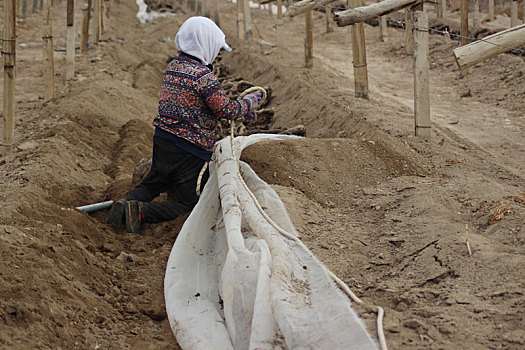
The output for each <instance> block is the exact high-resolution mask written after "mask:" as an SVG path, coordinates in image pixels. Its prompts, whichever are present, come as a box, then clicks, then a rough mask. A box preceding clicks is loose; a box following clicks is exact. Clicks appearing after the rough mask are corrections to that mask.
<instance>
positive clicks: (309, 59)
mask: <svg viewBox="0 0 525 350" xmlns="http://www.w3.org/2000/svg"><path fill="white" fill-rule="evenodd" d="M304 16H305V32H306V38H305V45H304V57H305V66H306V68H312V67H313V66H314V53H313V47H314V36H313V28H314V20H313V10H312V9H310V10H308V11H306V12H305V14H304Z"/></svg>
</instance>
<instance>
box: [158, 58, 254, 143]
mask: <svg viewBox="0 0 525 350" xmlns="http://www.w3.org/2000/svg"><path fill="white" fill-rule="evenodd" d="M249 107H250V106H249V104H248V102H246V101H242V100H241V101H237V100H232V99H230V98H229V97H228V96H227V95H226V93H225V92H224V90H223V89H222V87H221V85H220V83H219V81H218V80H217V78H216V77H215V75H214V74H213V72H212V71H211V70H210V69H209V68H208V67H206V66H205V65H203V64H202V63H200V62H198V61H196V60H193V59H191V58H190V57H188V56H186V55H184V54H182V55H179V56H178V57H176V58H175V59H174V60H173V61H171V62H170V64H169V65H168V68H167V69H166V73H165V74H164V81H163V83H162V89H161V92H160V100H159V111H158V114H157V116H156V117H155V119H154V120H153V125H154V126H155V127H157V128H160V129H162V130H164V131H167V132H169V133H171V134H173V135H175V136H177V137H180V138H182V139H184V140H186V141H189V142H191V143H193V144H194V145H196V146H197V147H199V148H202V149H204V150H206V151H212V150H213V145H214V144H215V141H216V140H217V122H218V120H219V119H228V120H237V119H239V118H242V117H244V116H245V115H246V113H248V111H249Z"/></svg>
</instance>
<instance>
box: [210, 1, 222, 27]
mask: <svg viewBox="0 0 525 350" xmlns="http://www.w3.org/2000/svg"><path fill="white" fill-rule="evenodd" d="M212 5H213V20H214V21H215V24H216V25H217V26H218V27H220V26H221V22H220V19H219V0H212Z"/></svg>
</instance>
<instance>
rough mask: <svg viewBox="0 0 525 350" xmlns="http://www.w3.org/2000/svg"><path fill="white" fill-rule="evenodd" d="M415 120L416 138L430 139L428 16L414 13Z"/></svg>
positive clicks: (423, 13)
mask: <svg viewBox="0 0 525 350" xmlns="http://www.w3.org/2000/svg"><path fill="white" fill-rule="evenodd" d="M414 23H415V26H414V30H413V31H414V120H415V131H416V136H422V137H424V138H430V131H431V125H432V124H431V122H430V82H429V53H428V51H429V49H428V15H427V14H426V13H425V12H420V11H418V12H415V13H414Z"/></svg>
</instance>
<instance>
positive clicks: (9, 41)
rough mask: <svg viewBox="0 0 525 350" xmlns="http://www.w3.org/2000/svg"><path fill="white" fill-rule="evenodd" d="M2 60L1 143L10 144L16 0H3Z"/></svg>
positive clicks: (13, 130)
mask: <svg viewBox="0 0 525 350" xmlns="http://www.w3.org/2000/svg"><path fill="white" fill-rule="evenodd" d="M2 61H3V62H4V99H3V103H4V105H3V114H2V116H3V118H2V119H3V123H2V144H4V145H12V144H13V142H14V137H15V64H16V1H15V0H4V31H3V35H2Z"/></svg>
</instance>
